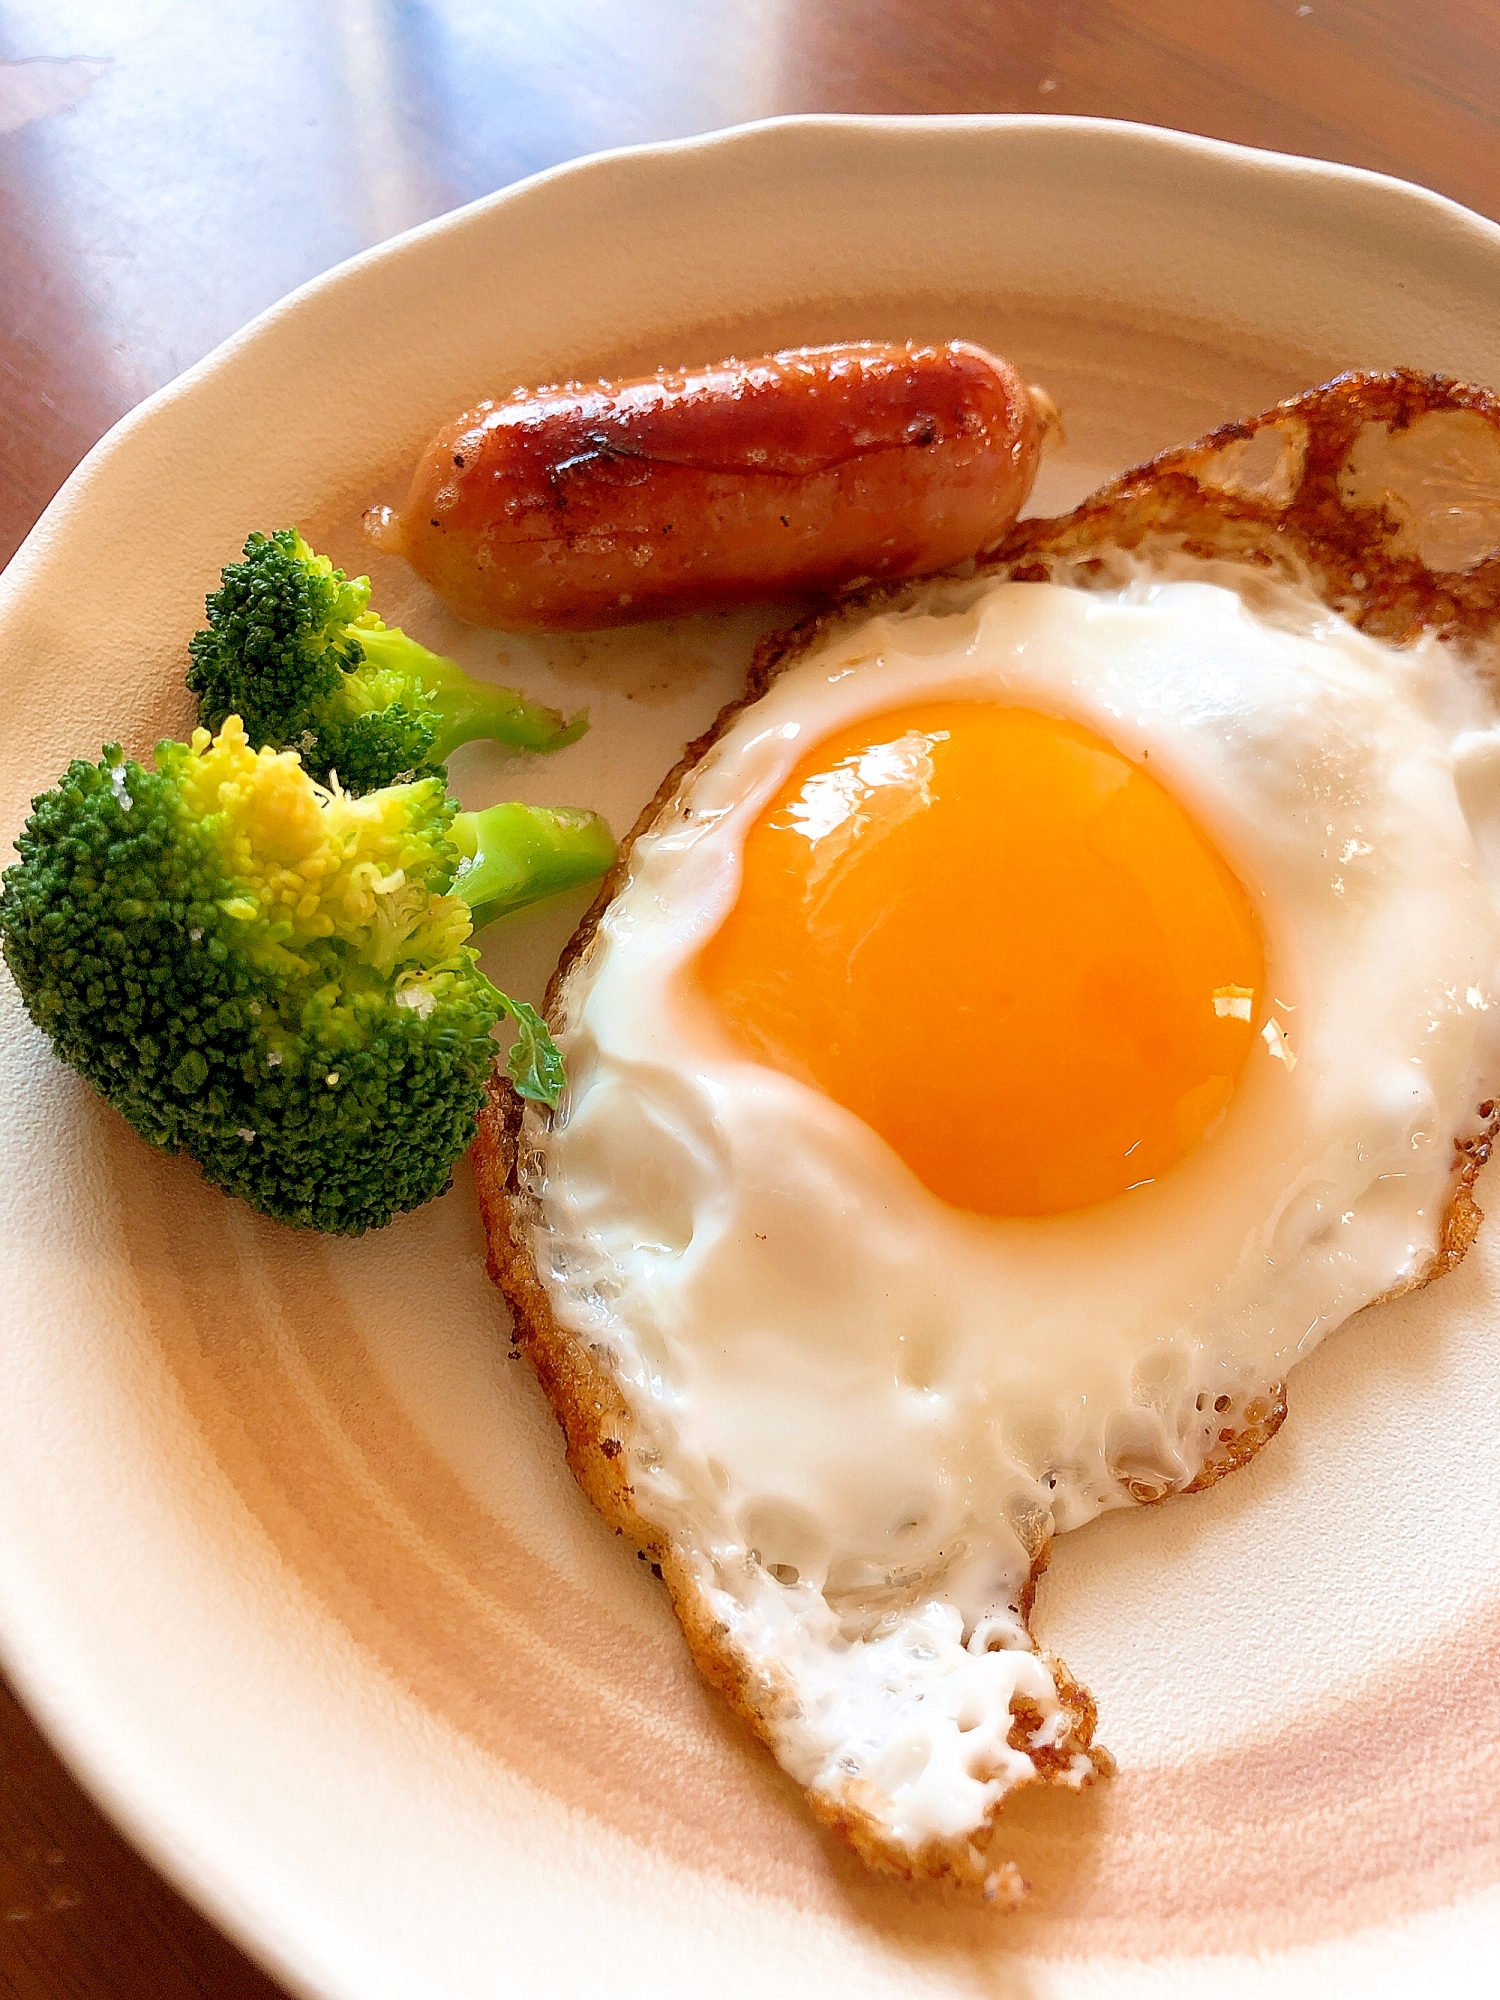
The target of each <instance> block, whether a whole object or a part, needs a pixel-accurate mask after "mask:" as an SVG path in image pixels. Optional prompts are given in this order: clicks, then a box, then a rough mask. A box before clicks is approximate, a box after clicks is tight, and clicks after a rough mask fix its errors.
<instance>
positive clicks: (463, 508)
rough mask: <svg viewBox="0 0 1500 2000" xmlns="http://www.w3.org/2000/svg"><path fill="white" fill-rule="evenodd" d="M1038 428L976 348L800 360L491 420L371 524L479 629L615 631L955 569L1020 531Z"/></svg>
mask: <svg viewBox="0 0 1500 2000" xmlns="http://www.w3.org/2000/svg"><path fill="white" fill-rule="evenodd" d="M1042 431H1043V424H1042V420H1041V418H1040V416H1039V414H1038V411H1037V408H1036V406H1035V404H1034V403H1033V401H1032V398H1031V396H1030V394H1029V393H1028V391H1027V389H1026V386H1025V384H1024V383H1023V382H1022V381H1021V379H1020V377H1019V376H1018V375H1017V373H1016V371H1015V370H1014V369H1013V368H1012V367H1011V366H1010V365H1009V363H1007V362H1005V361H1001V360H999V359H998V358H997V357H996V356H994V355H991V354H987V353H986V352H985V351H984V349H983V348H980V347H975V346H972V345H970V344H969V343H968V342H966V341H949V342H947V343H946V344H945V345H943V346H940V347H916V346H888V345H883V344H878V343H874V342H861V343H857V344H850V345H845V346H839V347H805V348H795V349H792V350H789V351H788V352H785V353H781V354H772V355H766V356H763V357H762V358H760V359H758V360H752V361H733V360H731V361H725V362H721V363H719V364H718V365H716V366H714V367H709V368H702V369H697V370H693V371H689V372H686V373H682V374H675V375H673V374H666V373H662V374H657V375H653V376H648V377H645V378H644V379H642V380H639V381H631V382H620V383H614V384H609V383H601V384H598V385H596V386H594V387H592V388H590V387H582V386H578V385H569V386H568V387H566V388H563V389H559V390H549V391H543V392H539V393H535V394H533V393H531V392H528V391H525V390H519V391H517V392H516V394H515V395H514V396H513V397H510V398H509V399H507V400H506V401H504V402H499V403H481V404H480V405H479V406H478V408H477V409H475V410H473V411H470V412H468V413H466V414H465V415H464V416H462V417H460V418H458V419H457V421H456V422H454V423H452V424H449V425H448V426H447V427H446V428H445V429H443V430H442V431H440V432H439V433H438V435H437V437H436V438H434V439H433V441H432V443H431V444H430V445H429V446H428V448H427V450H426V452H425V453H424V454H423V456H422V460H421V462H420V464H419V465H418V467H417V470H416V473H415V475H414V476H413V479H412V484H411V490H410V492H409V494H408V495H407V499H406V502H405V505H404V506H403V507H402V508H401V510H400V511H399V513H393V512H392V511H391V510H390V509H389V508H372V509H371V510H370V512H369V514H367V516H366V525H367V528H368V529H369V532H370V533H371V535H372V537H373V539H374V540H375V541H376V542H377V543H378V544H379V545H380V546H381V547H383V548H386V549H391V550H396V551H399V552H400V553H401V554H404V555H405V556H406V558H407V560H408V561H409V562H410V563H411V565H412V567H413V568H414V569H415V570H416V571H417V572H418V574H419V575H421V576H422V577H424V578H425V579H426V581H427V582H428V583H429V584H431V585H432V587H433V589H434V590H435V591H437V593H438V595H439V596H440V597H442V598H444V599H445V600H446V602H447V603H448V604H450V605H451V606H452V608H453V609H454V610H455V611H456V612H458V613H459V615H460V616H461V617H463V618H467V619H469V620H471V621H472V622H473V623H475V624H479V625H497V626H502V627H508V628H511V629H524V628H526V627H536V628H552V629H559V628H562V629H566V628H573V629H578V628H583V627H588V626H598V625H621V624H626V623H629V622H632V621H634V620H637V619H642V618H660V617H666V616H669V615H671V614H672V613H675V612H681V611H689V610H693V609H696V608H698V607H701V606H706V605H727V604H741V603H746V602H750V601H753V600H756V599H761V598H776V597H790V596H798V595H805V594H808V593H815V592H821V591H828V590H837V589H841V588H848V587H850V586H852V585H855V584H857V583H859V582H861V581H864V580H870V581H881V582H883V581H887V580H892V579H895V578H899V577H910V576H920V575H923V574H925V573H928V572H930V571H934V570H940V569H946V568H949V567H950V566H951V565H953V564H954V563H957V562H961V561H963V560H964V559H965V558H966V557H969V556H973V555H976V554H978V553H979V552H981V551H983V550H984V549H986V548H989V547H991V546H992V545H993V544H994V543H996V542H997V541H998V540H999V539H1000V538H1001V537H1002V536H1003V535H1004V534H1005V533H1006V531H1007V530H1008V529H1009V527H1010V526H1011V524H1012V522H1013V521H1014V520H1015V518H1016V515H1017V514H1018V513H1019V511H1020V509H1021V507H1022V505H1023V504H1024V502H1025V500H1026V496H1027V494H1028V493H1029V492H1030V490H1031V484H1032V480H1033V478H1034V477H1035V472H1036V462H1037V456H1038V452H1039V448H1040V443H1041V437H1042Z"/></svg>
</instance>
